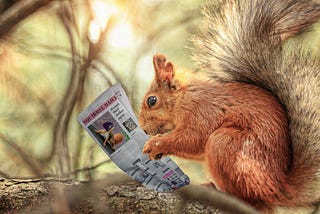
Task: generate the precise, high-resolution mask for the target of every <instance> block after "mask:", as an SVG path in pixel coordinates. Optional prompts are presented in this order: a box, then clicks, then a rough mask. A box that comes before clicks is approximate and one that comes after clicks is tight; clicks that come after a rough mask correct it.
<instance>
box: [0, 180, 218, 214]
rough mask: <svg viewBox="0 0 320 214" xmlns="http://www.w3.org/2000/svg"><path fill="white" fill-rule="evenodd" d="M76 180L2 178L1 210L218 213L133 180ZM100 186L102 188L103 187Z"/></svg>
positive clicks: (5, 211)
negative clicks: (114, 183) (111, 181)
mask: <svg viewBox="0 0 320 214" xmlns="http://www.w3.org/2000/svg"><path fill="white" fill-rule="evenodd" d="M103 183H104V182H103V181H95V182H90V183H88V182H84V183H81V182H73V181H72V180H63V179H55V178H45V179H1V180H0V210H1V213H3V212H4V213H181V211H182V210H183V213H218V211H217V210H215V209H210V208H209V207H207V206H205V205H202V204H200V203H198V202H192V203H186V204H184V203H183V200H182V199H181V197H180V196H179V195H177V194H174V193H159V192H156V191H153V190H150V189H147V188H145V187H143V186H141V185H139V184H138V183H136V182H134V181H131V182H125V183H122V184H118V185H111V186H108V185H102V184H103ZM99 187H100V188H99Z"/></svg>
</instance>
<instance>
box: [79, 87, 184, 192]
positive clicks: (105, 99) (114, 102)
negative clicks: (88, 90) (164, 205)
mask: <svg viewBox="0 0 320 214" xmlns="http://www.w3.org/2000/svg"><path fill="white" fill-rule="evenodd" d="M78 120H79V122H80V123H81V125H82V126H83V127H84V128H85V129H86V131H87V132H88V133H89V134H90V136H91V137H92V138H93V139H94V140H95V141H96V142H97V143H98V145H99V146H100V147H101V148H102V149H103V151H104V152H105V153H106V154H107V155H108V156H109V157H110V158H111V159H112V161H113V162H114V163H116V164H117V165H118V166H119V168H120V169H122V170H123V171H124V172H126V173H127V174H128V175H130V176H131V177H133V178H134V179H135V180H137V181H138V182H140V183H142V184H144V185H145V186H147V187H149V188H153V189H155V190H157V191H161V192H164V191H172V190H175V189H178V188H180V187H182V186H185V185H187V184H189V178H188V176H187V175H185V174H184V173H183V171H182V170H181V169H180V168H179V167H178V166H177V165H176V163H174V162H173V161H172V160H171V158H169V157H164V158H162V159H161V160H149V158H148V156H147V155H145V154H143V153H142V149H143V145H144V143H145V142H146V141H147V140H148V136H147V135H146V134H145V133H144V131H143V130H142V129H141V128H140V127H139V126H138V120H137V118H136V116H135V115H134V113H133V110H132V107H131V104H130V102H129V100H128V98H127V96H126V94H125V93H124V90H123V88H122V87H121V85H120V84H116V85H114V86H113V87H111V88H109V89H107V90H106V91H105V92H103V93H102V94H101V95H100V96H99V97H98V98H97V99H96V100H95V101H94V102H93V103H92V104H91V105H89V106H88V107H87V109H85V110H84V111H83V112H82V113H80V115H79V117H78Z"/></svg>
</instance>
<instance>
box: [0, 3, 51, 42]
mask: <svg viewBox="0 0 320 214" xmlns="http://www.w3.org/2000/svg"><path fill="white" fill-rule="evenodd" d="M51 1H52V0H24V1H17V2H16V3H15V4H14V5H12V6H11V7H10V8H8V9H7V10H5V11H4V12H3V13H2V14H1V15H0V38H1V37H3V36H4V35H5V34H8V33H9V32H10V31H11V30H12V29H13V28H14V26H15V25H16V24H18V23H19V22H20V21H21V20H23V19H24V18H26V17H27V16H29V15H31V14H32V13H34V12H35V11H37V10H38V9H39V8H41V7H43V6H45V5H47V4H49V3H50V2H51Z"/></svg>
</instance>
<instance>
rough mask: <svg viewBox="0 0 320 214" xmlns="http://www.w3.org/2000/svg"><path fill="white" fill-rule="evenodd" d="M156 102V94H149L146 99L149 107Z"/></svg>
mask: <svg viewBox="0 0 320 214" xmlns="http://www.w3.org/2000/svg"><path fill="white" fill-rule="evenodd" d="M156 102H157V97H156V96H150V97H148V99H147V103H148V106H149V108H151V107H152V106H154V105H155V104H156Z"/></svg>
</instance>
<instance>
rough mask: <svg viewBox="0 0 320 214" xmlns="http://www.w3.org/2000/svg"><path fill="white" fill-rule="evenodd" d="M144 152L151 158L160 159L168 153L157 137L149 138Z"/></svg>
mask: <svg viewBox="0 0 320 214" xmlns="http://www.w3.org/2000/svg"><path fill="white" fill-rule="evenodd" d="M142 152H143V153H145V154H148V156H149V159H150V160H159V159H161V158H162V156H164V155H165V154H166V152H164V150H163V146H162V144H161V142H160V141H159V140H158V139H157V137H153V138H151V139H150V140H148V141H147V142H146V144H145V145H144V147H143V150H142Z"/></svg>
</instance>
